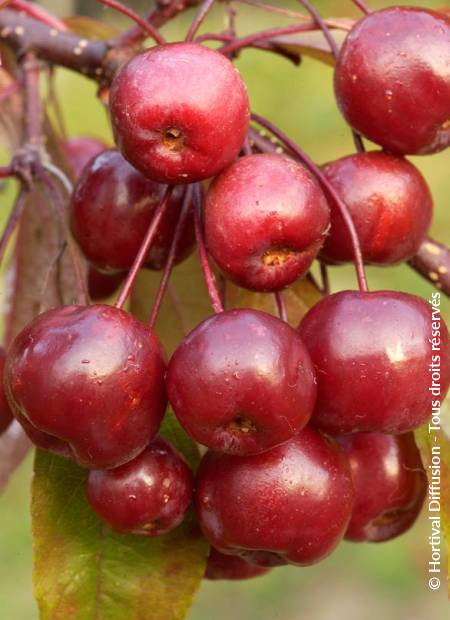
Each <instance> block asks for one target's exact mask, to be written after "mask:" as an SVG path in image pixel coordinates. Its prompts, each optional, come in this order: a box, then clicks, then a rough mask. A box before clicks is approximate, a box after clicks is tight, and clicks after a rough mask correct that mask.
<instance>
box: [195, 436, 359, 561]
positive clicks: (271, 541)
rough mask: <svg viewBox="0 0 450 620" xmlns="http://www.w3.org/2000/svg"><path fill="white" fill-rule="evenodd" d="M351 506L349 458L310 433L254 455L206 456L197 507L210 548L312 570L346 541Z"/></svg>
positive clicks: (199, 477) (200, 478)
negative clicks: (341, 541)
mask: <svg viewBox="0 0 450 620" xmlns="http://www.w3.org/2000/svg"><path fill="white" fill-rule="evenodd" d="M352 504H353V486H352V480H351V475H350V468H349V465H348V461H347V459H346V457H345V454H344V453H343V452H342V450H341V449H340V448H339V447H338V446H337V444H335V442H334V441H333V440H331V439H328V438H326V437H323V436H322V435H320V433H318V432H317V431H315V430H314V429H312V428H309V427H308V428H306V429H304V430H303V431H301V432H300V433H299V434H298V435H296V436H295V437H293V438H292V439H291V440H290V441H289V442H287V443H285V444H283V445H282V446H278V447H276V448H273V449H272V450H269V451H268V452H264V453H263V454H259V455H256V456H247V457H236V456H231V455H226V454H220V453H218V452H208V453H207V454H206V455H205V456H204V458H203V460H202V463H201V465H200V469H199V471H198V474H197V481H196V498H195V506H196V511H197V516H198V520H199V524H200V527H201V529H202V531H203V533H204V535H205V536H206V538H207V539H208V541H209V542H210V543H211V545H213V546H214V547H215V548H216V549H219V551H222V552H225V553H226V552H228V553H235V554H236V555H241V556H242V557H245V558H247V559H249V560H251V561H255V563H257V564H266V565H268V566H270V565H274V566H276V565H280V564H285V563H290V564H297V565H299V566H307V565H309V564H313V563H315V562H318V561H319V560H322V559H323V558H325V557H326V556H327V555H328V554H329V553H331V552H332V551H333V549H334V548H335V547H336V545H337V544H338V543H339V541H340V540H341V539H342V537H343V535H344V533H345V530H346V528H347V525H348V522H349V519H350V515H351V510H352Z"/></svg>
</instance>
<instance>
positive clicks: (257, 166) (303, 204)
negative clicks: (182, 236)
mask: <svg viewBox="0 0 450 620" xmlns="http://www.w3.org/2000/svg"><path fill="white" fill-rule="evenodd" d="M204 218H205V237H206V244H207V246H208V250H209V252H210V253H211V255H212V256H213V258H214V260H215V262H216V263H217V265H218V266H219V268H220V270H221V271H222V272H223V273H224V274H225V276H226V277H227V278H229V279H230V280H232V281H233V282H234V283H236V284H238V285H239V286H242V287H244V288H247V289H250V290H254V291H279V290H281V289H283V288H286V287H287V286H289V285H290V284H292V283H293V282H295V281H296V280H298V279H299V278H301V277H302V276H304V275H305V273H306V272H307V271H308V269H309V268H310V266H311V264H312V262H313V260H314V259H315V258H316V256H317V253H318V252H319V250H320V248H321V247H322V245H323V243H324V241H325V238H326V235H327V233H328V229H329V222H330V215H329V208H328V204H327V201H326V198H325V196H324V194H323V192H322V189H321V187H320V185H319V183H318V182H317V180H316V179H315V178H314V177H313V176H312V175H311V174H310V173H309V172H308V171H307V170H306V168H304V167H303V166H301V165H300V164H298V163H297V162H295V161H294V160H293V159H291V158H288V157H286V156H283V155H277V154H258V155H249V156H246V157H241V158H240V159H238V160H237V161H236V162H235V163H234V164H232V165H231V166H230V167H229V168H227V169H226V170H225V171H224V172H222V173H221V174H220V175H219V176H218V177H216V178H215V180H214V181H213V182H212V184H211V186H210V188H209V190H208V193H207V196H206V201H205V208H204Z"/></svg>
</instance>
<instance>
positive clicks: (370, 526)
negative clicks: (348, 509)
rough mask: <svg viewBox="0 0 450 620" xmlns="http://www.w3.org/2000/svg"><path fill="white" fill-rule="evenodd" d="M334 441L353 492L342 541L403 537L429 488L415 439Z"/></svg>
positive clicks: (365, 436) (361, 436)
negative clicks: (340, 450) (348, 471)
mask: <svg viewBox="0 0 450 620" xmlns="http://www.w3.org/2000/svg"><path fill="white" fill-rule="evenodd" d="M337 440H338V442H339V444H340V445H341V446H342V447H343V449H344V451H345V453H346V455H347V457H348V459H349V462H350V468H351V472H352V479H353V485H354V489H355V503H354V506H353V511H352V517H351V519H350V523H349V525H348V528H347V531H346V533H345V538H346V540H350V541H352V542H384V541H387V540H391V539H393V538H396V537H397V536H400V535H401V534H404V533H405V532H406V531H408V530H409V529H410V528H411V527H412V525H413V524H414V522H415V521H416V519H417V517H418V516H419V514H420V511H421V509H422V507H423V504H424V500H425V496H426V493H427V488H428V481H427V475H426V472H425V470H424V468H423V465H422V460H421V457H420V453H419V450H418V448H417V446H416V443H415V440H414V435H413V434H412V433H405V434H404V435H397V436H393V435H387V434H385V433H355V434H352V435H343V436H341V437H338V438H337Z"/></svg>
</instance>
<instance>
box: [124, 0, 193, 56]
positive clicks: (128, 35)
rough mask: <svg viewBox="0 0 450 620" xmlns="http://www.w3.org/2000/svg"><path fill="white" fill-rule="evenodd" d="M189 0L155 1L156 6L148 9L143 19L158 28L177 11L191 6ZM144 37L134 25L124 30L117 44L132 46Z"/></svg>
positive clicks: (173, 16)
mask: <svg viewBox="0 0 450 620" xmlns="http://www.w3.org/2000/svg"><path fill="white" fill-rule="evenodd" d="M191 6H192V5H191V3H190V2H189V0H172V2H169V3H166V2H164V3H159V2H158V3H157V6H156V7H155V8H154V9H152V10H151V11H150V13H149V14H148V15H147V17H146V18H145V20H146V21H147V22H149V23H151V24H153V26H155V27H156V28H160V27H161V26H163V25H164V24H165V23H167V22H168V21H170V20H171V19H174V18H175V17H176V16H177V15H178V14H179V13H183V12H184V11H186V10H188V9H190V8H191ZM143 39H144V36H143V33H142V29H141V28H139V27H137V26H134V27H133V28H130V30H127V32H124V33H123V34H122V35H121V36H120V37H119V38H118V39H117V43H118V45H119V46H121V45H122V46H132V45H136V44H138V43H140V42H141V41H142V40H143Z"/></svg>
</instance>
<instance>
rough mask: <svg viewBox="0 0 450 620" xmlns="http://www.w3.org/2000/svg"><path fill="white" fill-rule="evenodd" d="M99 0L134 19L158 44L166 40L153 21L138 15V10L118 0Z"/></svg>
mask: <svg viewBox="0 0 450 620" xmlns="http://www.w3.org/2000/svg"><path fill="white" fill-rule="evenodd" d="M97 2H100V3H101V4H104V5H105V6H108V7H110V8H111V9H114V10H115V11H117V12H118V13H122V14H123V15H126V17H129V18H130V19H132V20H133V21H134V22H136V24H137V25H138V26H139V28H141V30H142V31H143V32H145V33H146V34H147V35H148V36H149V37H151V38H152V39H153V40H154V41H155V43H157V44H158V45H163V44H164V43H165V42H166V40H165V39H164V37H163V36H162V35H161V34H160V33H159V32H158V30H157V29H156V28H155V27H154V26H153V24H152V23H151V22H149V21H147V20H145V19H144V18H143V17H141V16H140V15H138V14H137V13H136V11H133V9H130V8H129V7H127V6H125V5H123V4H122V3H121V2H118V0H97Z"/></svg>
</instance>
